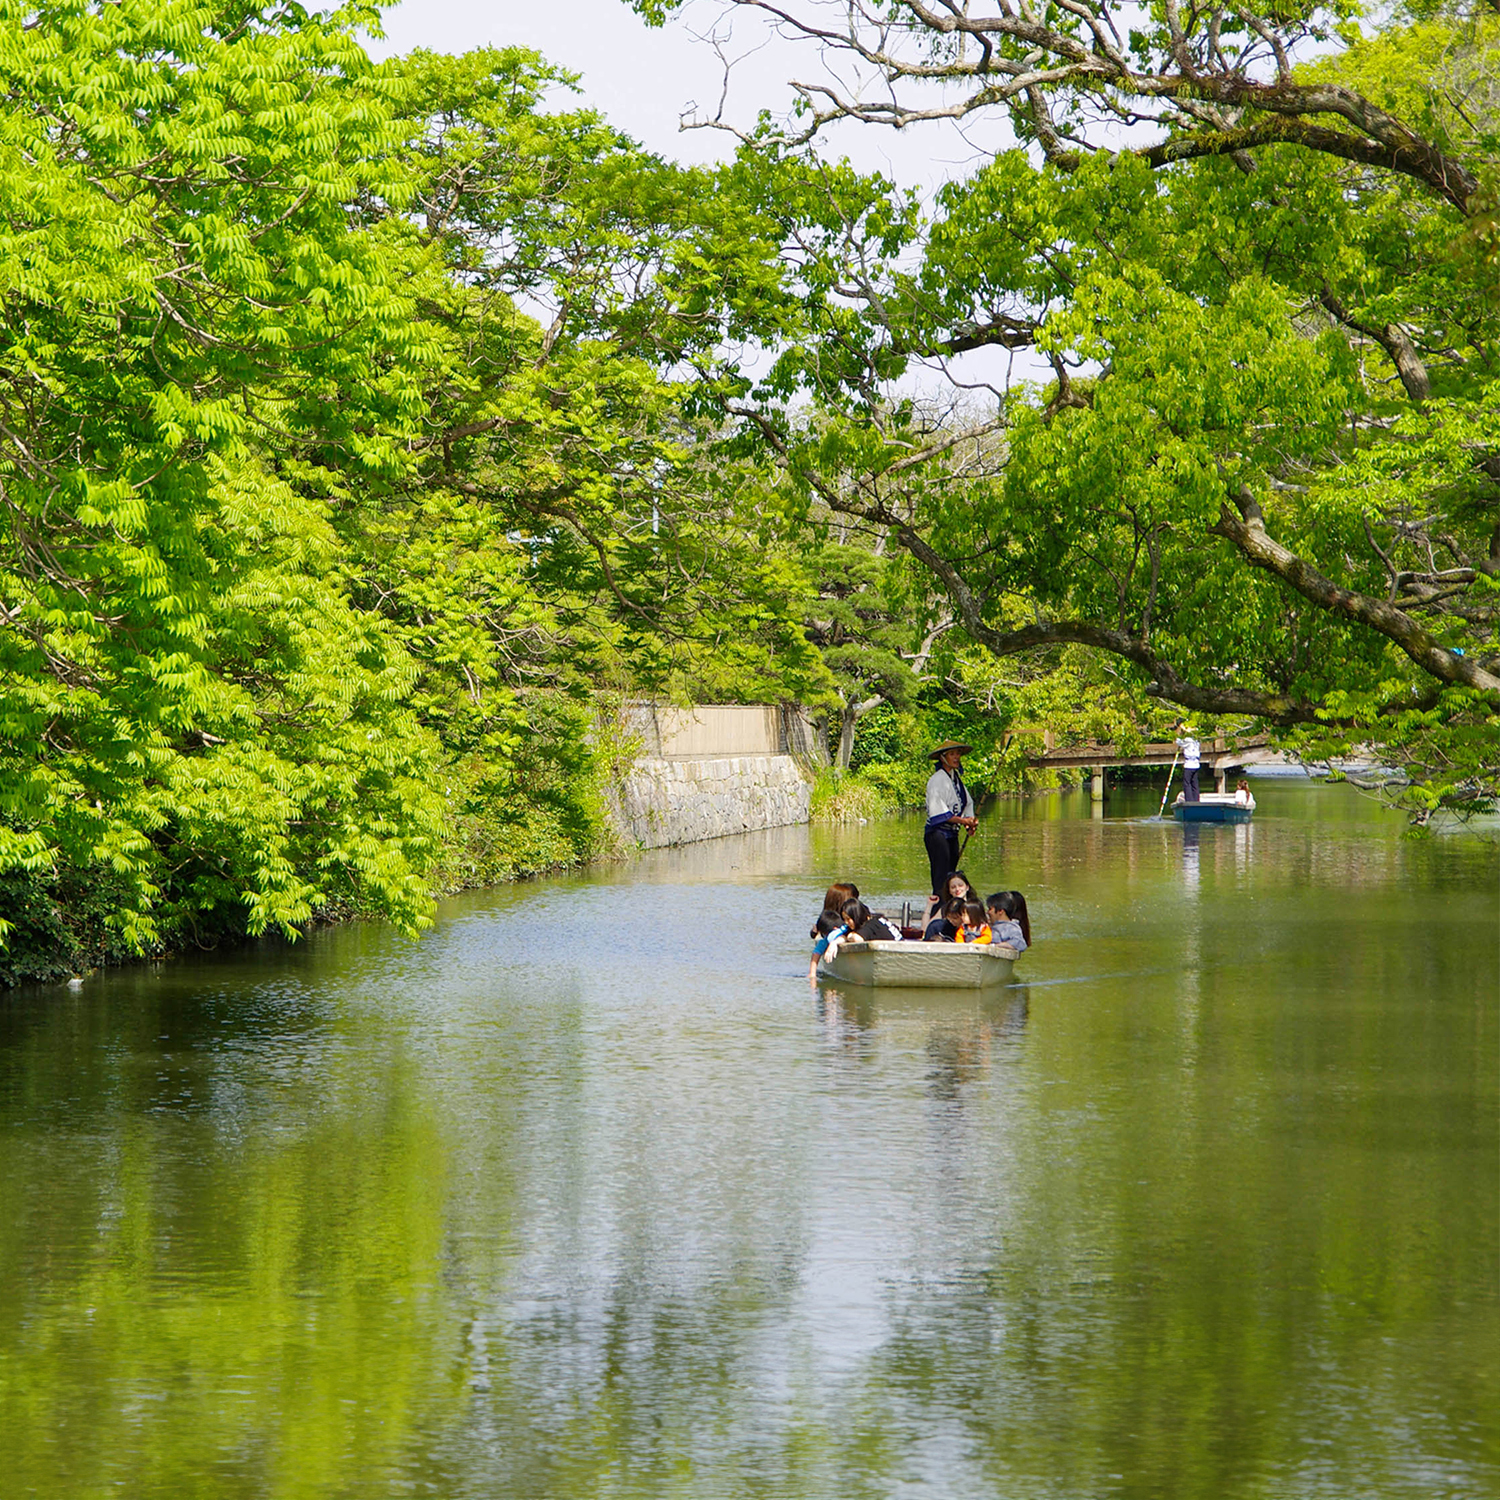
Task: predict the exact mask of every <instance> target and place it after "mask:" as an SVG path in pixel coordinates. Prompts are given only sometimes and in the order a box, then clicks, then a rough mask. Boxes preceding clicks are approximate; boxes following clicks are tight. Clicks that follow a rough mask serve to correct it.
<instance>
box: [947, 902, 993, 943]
mask: <svg viewBox="0 0 1500 1500" xmlns="http://www.w3.org/2000/svg"><path fill="white" fill-rule="evenodd" d="M989 940H990V924H989V923H988V922H986V921H985V920H984V907H983V905H981V903H980V902H978V901H965V902H964V925H963V926H962V927H960V928H959V929H958V931H957V932H956V933H954V935H953V941H954V942H955V943H987V942H989Z"/></svg>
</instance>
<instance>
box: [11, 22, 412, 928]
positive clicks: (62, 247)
mask: <svg viewBox="0 0 1500 1500" xmlns="http://www.w3.org/2000/svg"><path fill="white" fill-rule="evenodd" d="M371 20H372V14H371V12H370V11H368V10H367V9H365V8H363V7H361V6H357V5H356V6H349V7H345V8H343V9H340V10H337V11H335V12H333V13H331V14H329V15H327V16H323V17H316V16H311V15H308V14H307V13H306V12H304V11H302V10H301V9H300V8H299V7H295V6H287V7H284V8H283V7H277V6H257V5H253V4H231V5H229V6H228V7H227V8H226V7H224V6H217V7H209V6H205V5H200V4H195V3H190V0H189V3H176V4H168V5H165V6H163V5H162V4H160V3H157V0H152V3H149V4H148V3H142V0H122V3H119V4H112V5H108V6H103V7H99V6H93V5H89V4H85V3H82V0H56V3H51V0H49V3H44V4H42V5H40V6H37V5H25V6H21V5H13V4H3V5H0V71H3V75H4V97H5V100H6V103H5V120H6V138H5V145H4V148H3V152H0V197H3V200H4V212H3V215H0V218H3V222H4V224H5V226H6V228H5V255H4V264H5V265H6V268H7V269H6V277H5V282H4V286H3V289H0V329H3V333H0V340H3V346H0V423H3V428H4V446H3V451H0V720H3V724H4V733H3V736H0V871H9V872H21V875H22V876H23V877H24V879H25V880H26V881H30V882H32V884H33V885H35V884H36V883H37V882H41V883H43V884H45V883H47V882H49V881H56V880H61V879H64V878H65V877H66V878H69V879H72V880H73V881H74V882H75V883H78V882H82V883H84V884H89V883H102V885H103V886H104V887H105V888H106V889H107V890H108V892H109V898H110V899H109V901H108V910H107V917H106V920H105V925H106V927H107V928H108V930H109V932H110V933H111V934H112V937H111V939H110V940H111V941H112V942H116V943H119V944H123V945H124V946H125V947H127V948H132V949H135V950H141V949H144V948H148V947H150V946H152V945H153V944H155V943H157V942H159V941H161V940H162V938H163V936H164V935H165V934H167V933H169V932H174V931H175V932H178V933H181V932H184V931H185V932H193V931H194V930H197V929H201V928H204V927H207V928H208V929H210V930H212V929H214V928H216V927H219V926H221V925H225V924H228V925H232V926H237V927H238V928H239V930H248V931H251V932H257V931H261V930H264V929H265V928H267V927H271V926H280V927H286V928H292V929H295V928H296V927H297V926H298V925H299V924H301V923H302V922H304V921H306V920H307V918H308V917H309V916H310V915H312V913H313V912H314V911H316V910H318V909H319V908H326V907H328V906H329V905H330V904H335V905H338V904H343V905H361V904H362V905H369V906H372V907H375V908H377V909H380V910H383V911H385V912H387V913H389V914H390V915H391V916H393V917H394V918H395V919H396V920H397V921H399V922H401V923H402V924H403V925H405V926H407V927H409V928H415V927H416V926H418V925H420V924H421V923H422V922H423V921H424V920H425V914H426V911H427V906H428V898H427V894H426V888H425V884H424V881H423V878H422V876H423V871H424V870H425V868H426V867H427V866H428V865H429V864H430V863H431V860H432V858H433V856H434V852H435V848H436V844H437V840H438V836H439V832H440V805H439V803H438V801H437V799H436V797H435V795H434V793H433V791H432V790H431V788H430V781H429V776H430V768H431V760H432V750H433V746H432V743H431V741H430V739H429V738H428V736H426V735H425V734H424V733H423V732H422V731H421V729H420V728H419V726H418V725H417V724H416V722H415V720H414V718H413V715H412V714H411V712H410V709H409V707H408V706H407V702H406V699H407V696H408V693H409V690H410V686H411V680H412V679H411V669H410V664H409V661H408V659H407V657H406V655H405V653H404V651H403V650H402V649H401V646H400V644H399V642H398V641H397V640H396V639H395V638H394V636H393V634H392V632H390V631H389V630H388V629H386V628H385V627H384V626H383V625H382V623H381V622H380V621H379V620H378V619H377V618H375V617H373V616H371V615H368V614H364V613H361V612H359V611H357V610H355V609H354V608H353V607H352V606H351V604H350V601H349V598H348V595H347V592H346V590H345V588H344V586H343V580H342V578H341V574H340V567H341V556H340V546H339V543H338V539H337V536H336V533H335V532H334V530H333V529H332V527H331V526H330V523H329V511H328V507H327V505H326V504H325V503H323V501H322V500H321V499H320V498H317V497H316V495H315V494H314V493H313V490H314V489H315V487H313V486H309V485H307V484H303V483H300V482H299V483H294V482H292V476H289V474H288V472H287V470H286V468H285V467H284V466H283V465H281V464H279V463H278V462H277V461H276V459H275V458H274V456H273V452H274V450H275V449H277V448H281V447H285V446H287V443H286V442H285V439H286V436H287V435H288V434H290V435H292V439H291V440H292V441H293V442H295V441H298V440H300V439H301V437H302V436H303V435H304V434H306V433H307V432H308V431H309V430H311V429H313V428H316V429H317V430H318V432H319V433H320V434H321V439H320V440H321V442H322V443H323V445H324V446H325V448H326V449H327V450H328V451H334V450H337V452H338V453H339V455H340V458H339V462H340V464H341V466H342V470H343V473H344V475H345V478H346V481H347V482H348V483H350V484H351V485H357V484H358V483H359V476H360V474H361V473H367V472H371V471H378V470H380V469H381V468H383V467H386V466H388V465H389V464H390V463H391V462H392V461H393V451H395V450H396V449H397V448H398V446H399V445H398V444H396V443H395V442H394V441H393V436H394V433H395V432H399V430H400V429H401V426H402V423H403V421H407V420H409V419H410V417H411V416H412V415H413V414H414V413H415V411H416V408H417V397H418V395H419V385H418V382H417V381H416V380H415V379H414V377H413V376H412V374H411V373H410V372H411V371H412V370H413V369H414V367H416V366H418V365H420V363H421V362H422V360H423V359H424V358H425V349H424V334H423V331H422V329H421V327H420V325H419V324H417V323H416V322H415V321H414V319H413V318H412V316H411V312H412V308H411V303H410V301H409V299H408V297H407V296H406V294H405V292H404V291H403V289H402V287H401V286H400V285H399V278H396V277H393V276H392V275H391V274H390V269H391V267H390V256H391V249H390V245H389V243H388V241H387V240H386V239H385V238H384V237H383V236H382V235H381V234H379V233H378V232H372V231H371V230H370V229H368V228H366V227H364V226H362V225H361V224H360V223H359V222H357V221H356V220H353V219H351V215H350V211H349V205H350V204H351V202H352V201H354V200H357V199H359V198H361V197H364V198H373V199H387V200H393V201H398V202H399V201H400V198H401V193H402V185H401V184H400V182H399V181H396V180H393V179H392V177H391V175H390V174H389V172H388V170H387V162H388V160H389V155H390V149H389V148H390V147H391V145H392V143H393V140H394V139H395V134H394V132H393V130H392V126H391V117H390V109H389V93H390V90H389V86H388V83H387V82H386V81H385V80H384V79H382V78H381V76H380V75H378V74H377V73H376V72H375V70H373V69H372V68H371V66H370V64H369V63H368V61H367V60H366V58H365V56H364V54H363V53H362V52H361V50H360V48H359V46H358V44H357V42H356V40H355V36H354V33H355V29H356V28H357V27H360V26H363V25H368V24H370V22H371ZM6 926H7V923H6V922H5V921H4V920H3V919H0V939H3V936H4V932H5V928H6Z"/></svg>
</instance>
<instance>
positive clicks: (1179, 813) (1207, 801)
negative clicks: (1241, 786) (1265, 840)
mask: <svg viewBox="0 0 1500 1500" xmlns="http://www.w3.org/2000/svg"><path fill="white" fill-rule="evenodd" d="M1254 811H1255V808H1254V806H1253V805H1252V806H1250V807H1246V806H1245V805H1244V804H1243V803H1241V802H1236V801H1235V800H1234V793H1233V792H1204V793H1203V794H1202V796H1200V797H1199V798H1198V800H1197V801H1196V802H1184V801H1182V800H1181V799H1180V798H1179V799H1178V800H1177V801H1176V802H1174V803H1173V804H1172V816H1173V817H1174V818H1176V819H1177V821H1178V822H1179V823H1248V822H1249V821H1250V815H1251V814H1252V813H1253V812H1254Z"/></svg>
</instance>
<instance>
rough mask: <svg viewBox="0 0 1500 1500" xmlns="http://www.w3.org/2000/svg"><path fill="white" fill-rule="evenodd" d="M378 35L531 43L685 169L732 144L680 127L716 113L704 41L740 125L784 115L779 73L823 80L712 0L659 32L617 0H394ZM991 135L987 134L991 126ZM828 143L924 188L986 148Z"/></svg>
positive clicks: (950, 139)
mask: <svg viewBox="0 0 1500 1500" xmlns="http://www.w3.org/2000/svg"><path fill="white" fill-rule="evenodd" d="M385 30H386V41H385V42H383V43H376V44H375V45H374V46H372V48H371V49H370V50H371V51H372V52H374V53H375V54H376V55H377V56H389V55H392V54H395V53H401V52H409V51H411V50H412V49H413V48H414V47H428V48H431V49H432V50H433V51H436V52H466V51H468V50H470V49H471V48H474V47H485V46H495V47H503V46H525V47H534V48H535V49H536V50H537V51H538V52H540V53H542V54H543V56H544V57H546V58H547V59H548V60H549V61H551V62H555V63H559V64H561V65H562V66H563V67H565V68H568V69H570V70H571V71H573V72H576V73H579V74H581V75H582V88H583V98H584V100H585V101H586V102H587V103H589V104H592V105H594V106H596V107H597V108H599V109H600V110H601V111H602V112H603V113H604V114H605V115H606V116H607V117H608V118H609V120H610V121H611V123H613V124H615V125H617V126H619V127H620V128H621V129H623V130H625V131H627V132H628V133H629V134H631V135H633V136H634V137H635V138H636V139H637V140H639V141H640V142H641V143H642V144H643V145H645V146H647V147H649V148H650V149H651V150H653V151H656V152H659V153H660V154H661V155H663V156H668V157H671V158H673V159H674V160H677V161H680V162H684V163H689V164H705V163H708V162H712V161H719V160H722V159H724V158H725V157H727V156H729V155H730V154H732V152H733V149H734V144H735V142H734V139H733V137H732V136H730V135H727V134H726V133H724V132H723V131H717V130H687V131H683V130H680V129H679V121H680V119H681V118H682V117H683V116H684V115H685V114H687V115H691V114H692V113H694V112H695V111H700V112H706V113H707V114H709V115H712V114H713V113H714V112H715V111H716V110H717V108H718V104H719V98H720V93H721V90H722V88H723V80H724V70H723V66H722V64H721V62H720V59H719V55H718V54H717V53H716V50H715V48H714V45H713V44H712V42H711V41H710V40H709V39H708V38H709V37H710V35H711V34H712V33H714V32H715V31H716V30H717V31H718V32H720V33H721V35H722V40H723V49H724V54H725V55H726V56H729V57H733V58H734V59H736V62H735V67H734V69H733V72H732V75H731V86H730V90H729V94H728V97H727V100H726V104H725V116H726V118H728V119H730V120H732V121H734V123H736V124H738V125H741V126H749V125H751V124H753V123H754V120H755V116H756V114H757V112H758V111H759V110H760V109H762V108H769V109H770V110H771V111H772V113H773V114H781V113H784V112H785V110H786V109H787V107H788V106H789V105H790V103H791V100H792V92H791V90H790V89H789V88H788V87H787V80H788V79H789V78H793V77H796V78H803V79H826V78H827V76H828V75H827V74H826V73H824V71H823V66H822V63H821V61H820V58H819V54H818V52H817V50H816V49H815V48H814V47H813V46H812V45H811V44H809V43H806V42H800V43H799V42H796V41H792V40H789V39H785V38H781V37H778V36H776V35H775V34H774V33H773V32H771V31H770V30H769V28H768V27H767V26H766V25H765V24H764V22H763V19H762V18H761V17H760V16H758V15H756V14H754V13H752V12H748V11H740V12H737V13H735V14H734V15H732V16H729V17H727V19H726V7H725V6H723V5H722V4H719V3H717V0H691V3H689V4H688V5H687V6H686V7H684V9H683V11H682V12H681V13H680V15H679V16H678V17H677V18H675V19H674V20H673V21H671V22H670V23H669V24H668V25H666V26H665V27H661V28H659V29H652V28H651V27H648V26H647V25H646V24H645V22H644V21H642V20H641V19H640V17H639V16H637V15H636V14H635V12H634V11H632V10H631V9H630V8H629V6H628V5H627V4H626V3H625V0H568V3H566V4H558V3H556V0H552V3H547V0H541V3H535V0H525V3H523V0H403V3H401V4H398V5H394V6H391V7H390V8H389V9H388V10H387V11H386V20H385ZM981 128H983V127H981ZM990 131H991V138H992V139H993V137H994V127H993V126H991V127H990ZM830 139H831V141H832V143H833V146H834V149H836V150H837V151H838V152H839V153H840V154H844V155H848V156H849V158H850V159H851V160H852V161H853V162H854V163H855V165H857V166H858V167H860V168H861V169H863V170H867V171H868V170H878V171H883V172H885V173H887V174H888V175H890V176H892V177H894V178H895V180H896V181H898V182H900V183H901V184H903V185H904V186H909V187H916V188H919V189H922V190H924V191H928V192H930V191H931V190H932V189H933V188H934V187H936V186H937V185H938V184H939V183H941V182H943V181H945V180H947V179H948V178H949V177H952V176H955V175H959V174H960V173H963V172H965V171H966V170H971V169H972V167H973V166H974V164H975V163H976V162H977V161H979V160H980V159H981V158H982V155H984V154H988V153H987V152H985V153H982V152H981V151H980V150H979V149H978V148H976V146H975V145H973V144H970V143H969V142H967V141H965V140H964V138H963V137H962V136H961V135H960V134H959V133H958V131H957V129H956V127H953V126H951V125H945V124H935V125H930V126H923V127H921V128H918V129H914V130H908V131H904V132H898V131H894V130H886V129H882V128H880V127H877V126H869V125H865V126H861V125H846V126H843V127H841V128H840V129H838V130H837V131H835V132H834V133H833V134H832V135H831V137H830Z"/></svg>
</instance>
